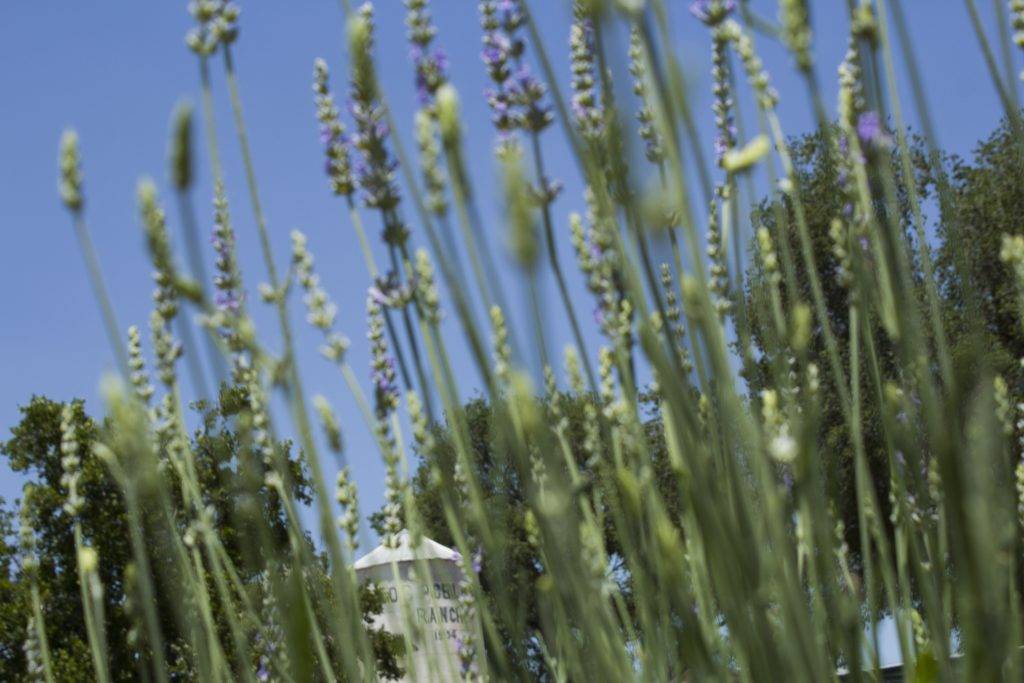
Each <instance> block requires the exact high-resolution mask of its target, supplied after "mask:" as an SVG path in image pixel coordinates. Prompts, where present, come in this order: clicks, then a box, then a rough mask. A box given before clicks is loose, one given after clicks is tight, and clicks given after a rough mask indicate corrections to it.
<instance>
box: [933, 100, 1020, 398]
mask: <svg viewBox="0 0 1024 683" xmlns="http://www.w3.org/2000/svg"><path fill="white" fill-rule="evenodd" d="M919 166H920V169H921V177H922V181H923V182H922V185H923V189H924V190H925V191H927V192H928V197H929V198H930V199H933V200H935V201H936V202H937V203H939V204H940V205H941V206H942V209H943V214H944V215H945V216H948V217H949V218H948V219H947V220H944V221H942V222H941V223H940V224H939V225H938V230H937V237H938V238H939V240H940V245H939V248H938V251H937V254H936V267H937V276H938V281H939V285H940V287H941V290H942V297H943V302H944V304H945V306H944V313H945V318H944V322H945V325H946V332H947V335H948V336H949V337H950V339H951V340H952V341H953V353H954V356H955V358H956V359H957V360H958V361H960V362H963V361H964V360H966V359H969V358H971V357H972V356H973V355H980V357H981V358H982V359H983V361H984V362H985V364H986V365H987V366H988V367H991V368H993V369H994V370H995V371H996V372H997V373H999V374H1001V375H1002V376H1003V377H1004V378H1005V379H1006V381H1007V383H1008V385H1009V387H1010V395H1011V396H1015V397H1018V400H1019V397H1021V396H1024V393H1022V392H1024V367H1022V365H1021V363H1020V359H1021V358H1022V357H1024V330H1022V327H1021V309H1020V304H1019V302H1020V298H1019V292H1018V289H1017V284H1016V282H1015V280H1014V275H1013V272H1012V270H1011V269H1010V268H1009V267H1008V266H1007V265H1006V264H1004V263H1002V262H1000V250H1001V244H1002V240H1003V237H1004V236H1006V235H1019V234H1021V232H1022V231H1024V223H1022V221H1021V217H1022V216H1024V186H1022V185H1021V183H1020V177H1021V172H1022V170H1024V157H1022V151H1021V141H1020V140H1019V139H1017V138H1016V137H1015V135H1014V133H1013V130H1012V127H1011V126H1010V124H1009V123H1008V122H1007V121H1006V120H1004V121H1002V122H1001V124H1000V125H999V126H998V127H997V128H996V129H995V130H994V131H993V132H992V133H991V134H990V135H989V136H988V137H987V138H985V139H984V140H982V141H980V142H979V143H978V144H977V146H976V147H975V150H974V155H973V159H972V160H971V161H968V160H966V159H963V158H961V157H959V156H957V155H952V154H943V155H941V157H940V164H939V167H938V168H935V167H934V166H933V165H927V164H924V163H921V164H919ZM940 173H941V175H940ZM942 190H945V192H942ZM969 352H970V353H969ZM972 370H973V371H975V372H976V370H977V369H976V368H967V371H972Z"/></svg>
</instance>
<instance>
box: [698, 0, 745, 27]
mask: <svg viewBox="0 0 1024 683" xmlns="http://www.w3.org/2000/svg"><path fill="white" fill-rule="evenodd" d="M734 9H736V0H694V1H693V2H692V3H690V14H692V15H693V16H695V17H697V18H698V19H700V20H701V21H702V22H704V23H705V24H707V25H708V26H717V25H718V24H720V23H722V22H723V21H725V18H726V17H728V16H729V15H730V14H732V11H733V10H734Z"/></svg>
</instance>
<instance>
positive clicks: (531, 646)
mask: <svg viewBox="0 0 1024 683" xmlns="http://www.w3.org/2000/svg"><path fill="white" fill-rule="evenodd" d="M545 405H546V406H547V409H548V411H549V414H550V409H551V402H550V401H547V402H546V403H545ZM558 405H559V411H560V415H561V419H562V420H563V421H564V422H563V425H564V435H565V440H566V442H567V443H568V444H570V446H571V450H572V453H573V456H574V458H575V465H576V467H577V468H578V472H579V474H580V477H581V483H580V485H579V486H578V490H579V491H580V492H581V493H584V492H585V493H588V494H590V495H591V496H592V499H593V500H604V501H609V499H610V497H611V496H615V495H617V493H616V485H615V482H614V479H613V477H614V469H613V466H612V465H611V463H612V462H613V456H612V454H611V453H610V452H602V453H598V454H596V455H595V454H590V453H588V452H587V448H586V447H585V445H584V444H585V443H586V441H587V429H586V422H587V420H588V419H592V418H588V416H587V414H586V411H587V409H588V407H589V408H594V407H595V406H596V404H595V402H594V401H593V399H592V398H591V397H590V396H587V395H582V396H575V395H569V394H560V395H559V397H558ZM597 409H598V410H599V409H600V408H599V407H598V408H597ZM463 410H464V411H465V417H466V422H467V425H468V429H469V436H470V443H471V448H472V453H473V457H474V462H473V465H474V467H475V468H476V472H475V476H476V477H477V480H478V481H479V483H480V485H481V487H482V491H481V493H482V495H483V498H484V507H485V508H486V509H487V510H488V514H489V517H490V519H489V522H490V524H491V528H493V529H500V530H501V531H502V534H501V537H500V543H501V547H502V552H501V555H500V557H486V558H483V572H482V574H481V585H482V586H483V588H484V591H485V593H488V591H487V587H488V586H489V585H502V586H506V588H503V589H502V590H503V591H505V592H506V593H507V592H508V591H509V588H507V587H510V586H511V587H513V588H512V589H511V594H513V595H515V596H516V597H515V608H516V610H517V612H516V613H515V614H514V615H508V616H509V618H511V619H516V620H518V621H519V622H521V624H523V625H524V626H525V627H524V628H522V629H521V632H526V633H535V632H537V631H539V630H540V628H541V623H542V620H543V618H544V610H543V605H542V602H543V600H542V599H541V598H540V596H539V595H538V587H537V580H538V579H539V578H540V577H541V574H542V573H543V570H544V560H543V558H542V556H541V555H540V553H539V550H538V548H537V546H536V545H535V544H534V543H533V542H532V541H531V538H530V536H531V530H530V522H529V521H528V519H527V518H528V508H529V506H528V504H527V500H526V495H527V493H526V490H525V487H524V485H523V482H522V478H521V476H520V473H519V472H518V471H517V469H516V467H515V466H514V465H513V463H511V462H510V461H509V459H508V458H507V457H505V456H504V452H505V450H504V449H503V448H502V446H501V442H500V436H499V435H498V434H497V433H496V430H495V424H496V423H497V418H496V416H495V415H494V412H493V407H492V405H491V404H490V403H489V402H488V401H486V400H485V399H482V398H477V399H473V400H471V401H469V402H468V403H466V404H465V405H464V406H463ZM644 432H645V435H646V437H647V448H648V451H649V452H650V454H651V459H652V468H651V476H652V480H653V485H654V486H657V487H658V488H659V489H660V493H661V495H662V496H663V497H664V498H665V500H666V501H669V502H670V503H671V504H673V507H672V509H670V510H669V511H668V512H669V514H670V516H671V517H672V518H673V519H675V520H678V514H679V506H678V495H677V493H676V492H675V490H674V487H675V485H676V484H675V475H673V474H672V472H671V470H670V468H669V464H668V454H667V450H666V445H665V438H664V433H663V432H662V428H661V421H660V419H656V416H652V417H651V419H649V420H648V421H647V422H645V424H644ZM432 436H433V440H432V441H431V443H432V444H433V447H432V448H430V449H428V450H424V449H423V448H420V449H418V455H419V456H420V461H419V464H418V467H417V469H416V471H415V474H414V475H413V477H412V481H411V486H412V494H413V498H414V500H415V503H416V517H417V519H418V520H419V522H420V523H421V524H422V525H423V532H424V534H425V535H427V536H428V537H430V538H432V539H434V540H436V541H438V542H439V543H443V544H445V545H455V539H454V538H453V537H452V535H451V530H450V526H449V524H448V522H447V520H446V517H445V510H444V503H443V496H444V494H445V491H444V488H445V486H446V483H445V480H446V478H445V477H444V476H443V475H442V473H443V472H452V471H453V470H454V468H455V463H456V447H455V443H454V439H453V436H452V434H451V432H450V431H448V429H447V428H445V427H444V426H441V425H437V424H435V425H433V427H432ZM559 474H561V475H566V474H567V472H562V473H559ZM453 498H454V499H455V500H456V501H457V503H458V505H459V506H460V508H459V509H458V511H457V513H456V514H459V515H461V516H462V518H463V519H469V518H471V515H470V513H469V511H468V505H469V501H468V500H466V499H465V498H464V497H461V496H459V495H456V496H454V497H453ZM597 512H598V514H599V515H600V518H601V521H602V522H603V524H602V527H603V529H604V536H605V538H604V543H605V547H606V549H607V551H608V554H609V556H610V558H611V562H610V564H609V566H608V567H607V568H606V569H605V571H606V574H607V577H608V579H609V580H611V581H615V582H617V583H618V584H619V587H620V589H621V590H622V592H623V594H624V595H625V596H626V598H627V600H628V597H629V595H630V592H631V586H630V577H629V576H628V574H627V572H626V571H625V568H624V563H623V562H622V556H621V554H620V550H621V541H620V538H619V530H618V529H617V527H616V525H615V523H614V521H613V518H612V517H613V515H612V514H611V512H610V509H609V506H608V504H607V502H606V503H605V505H603V506H602V508H599V509H598V511H597ZM383 521H384V513H383V511H378V512H377V513H374V514H373V515H372V516H371V524H372V525H373V527H374V528H375V529H376V530H377V531H378V533H381V531H382V528H383ZM488 594H489V595H490V593H488ZM492 599H493V597H492ZM494 613H496V614H500V613H502V610H501V609H499V608H497V607H495V608H494ZM498 626H499V628H500V627H501V626H502V624H498ZM502 630H503V633H507V632H508V631H507V630H506V629H502ZM489 647H490V648H493V645H491V646H489ZM503 649H504V651H505V652H507V653H508V654H509V656H510V657H511V658H512V659H513V660H514V665H515V668H516V669H517V670H519V671H520V672H521V673H522V676H523V678H524V680H529V679H530V678H533V677H535V676H538V675H540V673H541V672H542V671H543V670H544V666H543V661H542V653H541V652H540V651H539V650H538V649H537V647H536V642H534V641H532V640H529V641H527V642H523V643H514V642H510V641H507V640H506V642H505V643H504V644H503ZM489 652H491V650H490V649H489ZM491 654H493V652H491Z"/></svg>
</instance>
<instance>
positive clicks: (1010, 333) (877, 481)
mask: <svg viewBox="0 0 1024 683" xmlns="http://www.w3.org/2000/svg"><path fill="white" fill-rule="evenodd" d="M791 152H792V155H793V162H794V165H795V166H796V178H797V179H798V181H799V190H800V194H801V199H802V201H803V206H804V208H805V216H806V220H807V227H808V233H809V236H810V240H811V244H812V251H813V255H814V260H815V265H816V269H817V274H818V277H819V280H820V282H821V285H822V292H823V295H824V300H825V308H826V310H827V313H828V318H829V323H830V324H831V326H832V330H833V333H834V335H835V338H836V341H837V344H838V350H839V355H840V358H841V361H842V364H843V366H844V367H849V361H850V343H849V341H850V340H849V306H850V293H849V290H848V289H847V288H846V287H844V286H843V284H842V282H843V278H842V272H841V263H840V259H839V257H838V256H837V253H836V251H835V248H834V247H835V242H834V240H833V238H832V236H831V234H830V228H831V223H832V221H833V219H834V218H836V217H839V216H843V215H844V212H845V211H847V210H848V209H847V207H846V206H845V204H844V203H845V201H846V200H845V199H844V195H843V193H842V192H840V191H839V190H838V188H839V187H840V184H841V181H842V172H841V170H840V169H838V168H837V167H836V164H835V163H834V157H833V156H832V154H831V153H830V151H829V148H828V146H827V145H826V139H825V138H824V136H822V135H821V134H820V133H816V134H812V135H807V136H804V137H801V138H798V139H795V140H793V141H792V143H791ZM910 155H911V162H912V166H913V169H914V182H915V187H914V190H915V191H916V192H917V198H916V199H917V201H918V202H919V206H920V207H921V210H922V214H923V221H924V222H925V223H926V228H927V230H928V234H929V238H930V243H929V245H928V248H929V250H930V253H931V256H932V259H933V262H934V266H935V278H936V287H937V289H938V294H939V303H940V307H941V315H942V323H943V328H944V330H945V336H946V338H947V339H948V341H949V347H950V354H951V356H952V360H953V365H954V371H955V373H956V375H957V376H960V377H966V378H976V377H977V376H979V374H980V372H981V370H982V368H983V367H984V369H986V370H988V371H991V372H994V373H998V374H1001V375H1003V377H1004V378H1005V379H1006V380H1007V382H1008V384H1009V386H1010V395H1011V396H1018V397H1019V396H1021V391H1022V389H1024V369H1022V366H1021V364H1020V360H1019V359H1020V358H1021V357H1022V355H1024V335H1022V328H1021V324H1020V310H1021V309H1020V298H1019V295H1018V292H1017V289H1016V285H1015V282H1014V278H1013V273H1012V272H1011V270H1010V269H1009V268H1008V267H1007V266H1006V264H1004V263H1002V262H1001V261H1000V247H1001V242H1002V239H1003V237H1004V235H1007V234H1016V233H1019V232H1020V229H1021V223H1020V216H1021V215H1024V187H1022V186H1021V185H1020V183H1019V182H1018V180H1019V177H1020V172H1021V169H1022V168H1024V163H1022V156H1021V148H1020V145H1019V143H1018V142H1017V141H1016V140H1014V137H1013V134H1012V131H1011V130H1010V126H1009V125H1008V124H1007V123H1006V122H1005V121H1004V122H1003V123H1002V124H1001V125H1000V126H999V127H998V128H997V129H996V130H995V131H994V132H993V133H992V134H991V135H990V136H989V137H988V138H986V139H984V140H982V141H981V142H980V143H978V145H977V147H976V149H975V152H974V155H973V159H972V160H966V159H964V158H962V157H959V156H956V155H950V154H941V153H940V154H939V155H938V158H937V162H938V163H936V159H935V158H934V157H932V156H931V155H930V154H929V153H928V151H927V150H926V149H925V145H924V144H923V142H922V141H921V140H918V139H915V140H912V141H911V145H910ZM871 161H872V163H870V164H868V166H867V168H868V169H869V184H870V185H871V189H872V192H873V194H874V195H875V196H877V197H884V195H885V193H886V192H887V191H889V192H892V193H893V195H894V197H895V200H896V202H895V205H896V206H897V207H898V211H897V215H895V216H891V215H888V213H889V212H887V210H886V206H887V203H886V202H885V201H884V200H881V199H879V200H878V201H876V205H875V206H874V210H875V212H876V215H877V216H878V218H879V220H882V221H885V222H886V223H887V226H886V227H887V228H888V229H889V230H891V231H892V233H893V234H895V235H899V236H900V237H902V238H903V239H904V240H905V242H906V244H907V245H909V246H910V258H911V262H912V263H911V265H912V268H913V271H914V278H915V281H914V283H913V284H914V287H915V290H914V292H913V296H914V298H915V303H916V305H917V306H918V307H919V309H920V316H921V320H922V321H925V320H926V319H927V315H928V313H927V311H926V299H925V296H926V294H925V288H924V277H925V274H924V269H923V256H922V245H921V244H920V243H919V241H918V240H917V238H916V233H915V230H914V225H913V220H914V217H913V212H912V209H911V197H910V196H909V195H908V188H907V187H906V185H905V184H904V183H903V182H902V179H903V176H902V174H901V166H900V164H901V161H902V160H901V159H900V156H899V151H898V149H896V148H892V149H885V150H876V151H875V156H874V158H873V159H872V160H871ZM780 219H781V221H780ZM752 222H753V226H754V228H755V229H757V228H758V227H762V226H763V227H766V228H768V229H769V230H770V231H771V234H772V236H773V238H774V239H775V243H776V249H777V250H778V251H780V252H781V251H782V247H788V249H789V253H790V255H791V259H792V260H791V263H792V265H793V282H794V283H795V287H790V286H789V285H790V281H789V280H788V278H787V277H786V276H783V277H782V279H781V284H780V287H781V291H782V295H783V297H784V298H785V299H786V300H787V301H793V300H798V301H802V302H804V303H807V304H808V305H809V304H810V302H812V300H813V299H812V291H811V285H810V280H809V277H808V270H807V268H806V267H805V263H804V260H803V259H802V257H801V252H800V247H801V245H800V241H799V237H798V232H797V223H796V217H795V215H794V212H793V207H792V204H791V203H790V201H789V198H788V197H787V196H785V195H781V194H780V195H779V196H775V197H769V198H766V199H764V200H762V202H761V203H760V205H759V206H758V207H757V209H756V210H755V211H754V212H753V215H752ZM781 239H785V240H786V244H785V245H782V244H781V242H780V240H781ZM753 261H754V263H753V265H752V266H751V267H750V269H749V271H748V278H747V282H746V288H745V291H744V305H745V310H746V312H747V316H748V320H749V322H750V332H751V341H752V346H753V348H754V351H755V356H756V361H755V362H754V363H752V364H751V365H749V366H748V367H747V368H746V370H745V372H744V375H745V379H746V380H747V382H748V384H749V387H750V389H751V392H752V396H756V394H757V392H759V391H760V390H762V389H765V388H769V387H771V386H773V383H774V375H773V374H772V372H773V364H779V363H782V364H784V363H786V362H788V359H786V358H776V357H774V356H773V355H772V352H771V349H772V348H773V347H772V335H773V331H772V321H771V319H770V307H769V304H768V301H767V296H768V295H767V291H768V287H767V274H766V273H765V271H764V269H763V267H762V264H761V262H760V261H759V260H758V259H753ZM782 270H783V271H784V269H782ZM794 289H795V293H794V291H793V290H794ZM861 295H862V296H872V295H874V292H866V293H861ZM925 329H926V330H927V325H925ZM870 337H871V339H872V341H873V347H874V348H873V351H874V354H875V357H874V361H876V362H877V367H878V370H879V372H880V374H881V380H882V381H883V382H885V381H892V380H896V379H897V378H898V376H897V372H898V370H897V368H898V362H897V360H896V357H895V353H896V350H895V348H894V345H893V342H892V340H891V339H890V338H889V337H888V335H887V334H886V332H885V330H884V327H883V325H882V323H881V321H880V320H878V319H877V318H876V319H874V320H872V321H871V322H870ZM927 337H928V339H929V340H930V343H932V344H934V342H935V340H934V339H932V335H931V334H927ZM860 348H861V359H860V363H861V366H862V367H864V368H870V367H871V365H872V362H873V359H872V358H871V356H870V353H871V349H869V348H868V345H867V344H866V343H864V342H861V345H860ZM810 356H811V357H812V359H813V360H814V362H815V363H816V364H817V366H818V368H819V370H820V378H821V391H820V396H821V403H820V409H821V415H820V424H819V429H818V445H819V449H820V450H819V452H820V453H821V455H822V458H823V467H824V472H825V474H826V477H827V482H828V485H829V486H830V487H831V488H832V490H831V491H830V494H831V499H832V500H833V501H835V502H836V503H837V504H838V506H839V509H838V510H837V512H838V515H839V517H840V519H841V520H842V522H843V524H844V527H845V529H846V540H847V542H848V543H849V545H850V547H851V549H852V551H853V554H854V561H855V562H856V560H857V557H858V553H859V549H860V534H859V531H860V529H859V526H860V525H859V523H858V519H857V503H856V498H855V491H856V486H855V479H854V467H853V463H854V444H853V439H852V437H851V434H850V431H849V429H848V427H847V423H846V420H845V418H844V415H843V411H842V407H841V403H840V398H839V391H838V388H837V387H836V385H835V380H834V376H833V374H832V373H831V372H830V365H829V357H828V354H827V351H826V347H825V341H824V337H823V334H822V330H821V328H820V326H816V327H815V329H814V331H813V335H812V339H811V345H810ZM776 367H777V366H776ZM875 386H876V385H875V384H874V382H873V380H872V379H871V376H870V374H869V372H864V373H863V375H862V384H861V393H860V395H861V418H862V419H861V424H862V434H863V437H864V444H865V452H866V455H867V461H868V465H869V468H870V471H871V476H872V480H873V483H874V488H875V492H876V494H877V497H878V500H879V502H880V503H881V504H882V506H883V509H884V510H885V511H886V513H887V515H888V510H889V495H890V473H889V468H888V459H887V455H886V448H887V444H886V442H885V434H884V430H883V425H882V418H881V414H882V413H881V409H880V401H881V400H882V398H881V397H880V396H879V394H878V392H877V391H876V390H875V388H874V387H875Z"/></svg>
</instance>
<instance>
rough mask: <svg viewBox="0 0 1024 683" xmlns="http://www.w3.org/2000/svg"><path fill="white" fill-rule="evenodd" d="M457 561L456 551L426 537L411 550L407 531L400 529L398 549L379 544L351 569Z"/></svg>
mask: <svg viewBox="0 0 1024 683" xmlns="http://www.w3.org/2000/svg"><path fill="white" fill-rule="evenodd" d="M458 559H459V553H458V551H456V550H453V549H451V548H449V547H447V546H443V545H441V544H440V543H438V542H437V541H433V540H431V539H429V538H427V537H426V536H423V537H422V538H421V539H420V543H419V545H417V546H416V547H415V548H413V547H412V544H411V542H410V539H409V531H408V530H407V529H402V530H401V531H400V532H398V547H396V548H388V547H386V546H384V545H383V544H381V545H379V546H377V547H376V548H374V549H373V550H371V551H370V552H369V553H367V554H366V555H363V556H362V557H360V558H359V559H358V560H356V562H355V564H353V565H352V568H353V569H357V570H358V569H368V568H369V567H376V566H378V565H382V564H384V565H389V564H392V563H394V562H413V561H416V560H448V561H449V562H456V561H458Z"/></svg>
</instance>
